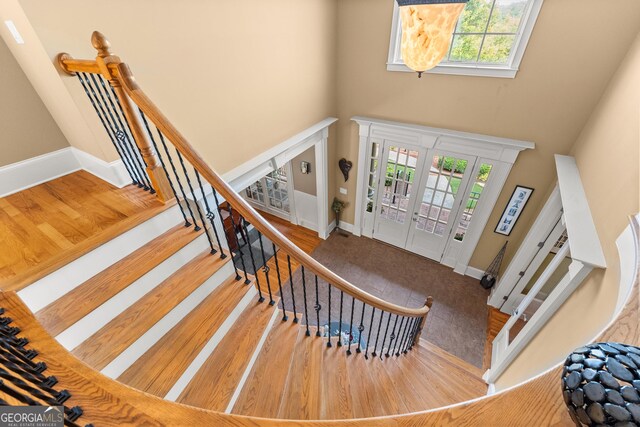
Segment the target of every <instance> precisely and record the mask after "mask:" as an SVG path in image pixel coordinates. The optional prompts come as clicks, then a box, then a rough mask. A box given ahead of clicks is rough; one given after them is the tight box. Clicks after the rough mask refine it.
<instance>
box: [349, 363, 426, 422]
mask: <svg viewBox="0 0 640 427" xmlns="http://www.w3.org/2000/svg"><path fill="white" fill-rule="evenodd" d="M358 357H362V356H361V355H360V356H358ZM363 358H364V357H363ZM393 358H394V357H389V358H384V359H382V360H380V359H374V360H366V359H365V362H366V363H367V364H368V368H369V373H370V376H371V380H372V381H373V383H372V384H371V387H372V388H373V389H374V390H376V391H377V393H378V396H379V397H380V398H381V399H380V402H381V404H382V408H383V411H384V413H385V415H395V414H406V413H407V412H409V409H408V408H407V405H406V403H405V401H404V400H405V393H407V392H409V393H410V391H411V390H406V389H402V390H401V389H399V388H398V387H397V385H396V382H394V378H395V377H396V376H398V375H399V374H400V373H399V372H398V371H397V370H391V368H393V367H394V365H393V360H390V359H393ZM416 380H417V379H416Z"/></svg>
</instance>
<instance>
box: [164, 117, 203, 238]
mask: <svg viewBox="0 0 640 427" xmlns="http://www.w3.org/2000/svg"><path fill="white" fill-rule="evenodd" d="M156 131H157V132H158V136H159V137H160V143H162V148H163V149H164V153H165V154H166V156H167V158H168V159H169V164H170V165H171V170H172V171H173V176H174V177H175V179H176V183H177V184H178V187H180V193H181V194H182V201H183V202H184V204H185V206H186V207H187V210H188V211H189V215H190V216H191V220H192V221H193V225H194V227H195V230H196V231H199V230H200V227H199V226H198V223H197V222H196V217H195V215H193V210H192V209H191V205H190V204H189V203H188V202H187V193H186V192H185V191H184V187H183V185H182V181H181V180H180V175H178V170H177V169H176V165H175V163H174V162H173V156H171V153H169V148H168V147H167V143H166V141H165V140H164V135H162V132H160V129H158V128H157V127H156ZM169 181H171V179H169ZM178 203H180V200H178ZM184 225H185V227H189V226H191V224H190V223H189V221H187V222H186V223H185V224H184Z"/></svg>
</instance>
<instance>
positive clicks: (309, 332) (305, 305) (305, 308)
mask: <svg viewBox="0 0 640 427" xmlns="http://www.w3.org/2000/svg"><path fill="white" fill-rule="evenodd" d="M300 271H301V272H302V293H303V296H304V319H305V321H306V323H307V332H305V334H306V335H307V336H311V331H309V311H308V310H307V282H306V280H305V277H304V265H301V266H300Z"/></svg>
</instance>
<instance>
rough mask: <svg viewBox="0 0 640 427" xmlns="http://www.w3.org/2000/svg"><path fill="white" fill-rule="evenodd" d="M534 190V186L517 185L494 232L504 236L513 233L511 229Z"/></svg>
mask: <svg viewBox="0 0 640 427" xmlns="http://www.w3.org/2000/svg"><path fill="white" fill-rule="evenodd" d="M533 191H534V189H533V188H530V187H525V186H524V185H516V188H515V189H514V190H513V193H512V194H511V197H510V198H509V203H507V206H505V208H504V211H503V212H502V215H501V216H500V221H498V225H496V229H495V230H494V233H497V234H502V235H504V236H509V235H510V234H511V230H513V227H515V225H516V223H517V222H518V218H520V214H522V211H523V210H524V208H525V206H527V202H528V201H529V199H530V198H531V195H532V194H533Z"/></svg>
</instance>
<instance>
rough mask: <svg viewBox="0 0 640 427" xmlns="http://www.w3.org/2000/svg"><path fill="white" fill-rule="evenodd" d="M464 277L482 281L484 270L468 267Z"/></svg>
mask: <svg viewBox="0 0 640 427" xmlns="http://www.w3.org/2000/svg"><path fill="white" fill-rule="evenodd" d="M464 275H465V276H469V277H473V278H474V279H478V280H480V279H482V276H484V270H480V269H479V268H475V267H471V266H469V267H467V270H466V271H465V272H464Z"/></svg>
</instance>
